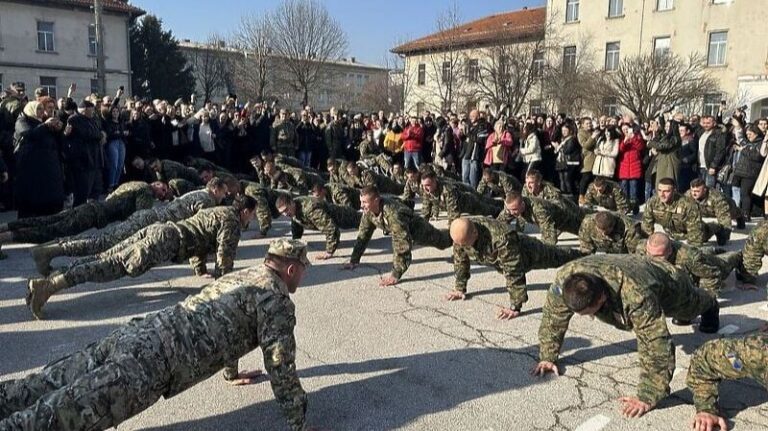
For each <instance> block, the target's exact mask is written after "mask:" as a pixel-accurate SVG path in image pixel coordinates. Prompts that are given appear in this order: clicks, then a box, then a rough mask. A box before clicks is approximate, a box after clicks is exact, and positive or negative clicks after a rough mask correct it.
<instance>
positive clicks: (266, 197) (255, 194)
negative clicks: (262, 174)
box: [240, 180, 281, 236]
mask: <svg viewBox="0 0 768 431" xmlns="http://www.w3.org/2000/svg"><path fill="white" fill-rule="evenodd" d="M240 190H241V192H242V193H243V194H244V195H246V196H250V197H252V198H253V200H255V201H256V220H257V221H258V222H259V233H261V235H262V236H266V235H267V233H268V232H269V229H270V228H271V227H272V219H276V218H280V211H278V210H277V197H278V196H279V195H280V193H281V192H278V191H276V190H272V189H270V188H269V187H263V186H262V185H261V184H257V183H254V182H253V181H245V180H243V181H240Z"/></svg>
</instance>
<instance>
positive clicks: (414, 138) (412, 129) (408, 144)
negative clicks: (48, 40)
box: [400, 124, 424, 152]
mask: <svg viewBox="0 0 768 431" xmlns="http://www.w3.org/2000/svg"><path fill="white" fill-rule="evenodd" d="M400 139H402V140H403V150H405V151H411V152H418V151H421V146H422V144H423V143H424V128H423V127H421V126H420V125H419V124H416V125H415V126H411V125H408V126H407V127H406V128H405V130H403V134H402V135H400Z"/></svg>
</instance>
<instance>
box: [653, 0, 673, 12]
mask: <svg viewBox="0 0 768 431" xmlns="http://www.w3.org/2000/svg"><path fill="white" fill-rule="evenodd" d="M674 7H675V0H656V10H657V11H665V10H672V9H673V8H674Z"/></svg>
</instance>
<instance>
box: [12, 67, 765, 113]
mask: <svg viewBox="0 0 768 431" xmlns="http://www.w3.org/2000/svg"><path fill="white" fill-rule="evenodd" d="M1 79H2V76H0V80H1ZM760 118H768V99H763V100H762V101H761V102H760Z"/></svg>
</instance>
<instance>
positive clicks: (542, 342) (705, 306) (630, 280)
mask: <svg viewBox="0 0 768 431" xmlns="http://www.w3.org/2000/svg"><path fill="white" fill-rule="evenodd" d="M578 272H583V273H589V274H593V275H596V276H599V277H601V278H602V279H604V280H605V281H606V283H607V284H608V286H609V290H610V291H609V293H608V295H609V297H608V299H607V301H606V303H605V304H604V305H603V307H602V308H601V309H600V310H599V311H598V312H597V313H596V314H595V317H596V318H597V319H599V320H601V321H603V322H605V323H607V324H609V325H613V326H614V327H616V328H617V329H620V330H624V331H629V330H632V331H634V332H635V335H636V336H637V350H638V353H639V357H640V366H641V368H642V371H641V372H640V383H639V385H638V394H637V395H638V398H639V399H640V401H643V402H645V403H647V404H650V405H651V406H655V405H656V404H657V403H658V402H659V401H660V400H661V399H663V398H664V397H666V396H667V395H669V382H670V380H672V372H673V371H674V369H675V347H674V345H673V344H672V337H671V336H670V334H669V330H668V328H667V323H666V320H665V317H672V318H677V319H680V320H693V319H694V318H695V317H696V316H698V315H700V314H702V313H703V312H705V311H708V310H710V309H712V308H713V307H715V306H716V305H717V301H716V300H715V299H714V298H713V297H712V296H710V295H709V294H708V293H707V292H706V291H704V290H702V289H698V288H696V287H695V286H694V285H693V282H692V281H691V279H690V278H689V277H688V275H687V274H685V272H683V271H680V270H678V269H677V268H675V266H673V265H671V264H669V263H667V262H663V261H661V260H656V259H648V258H645V257H641V256H633V255H617V254H610V255H599V256H587V257H584V258H582V259H579V260H576V261H574V262H571V263H568V264H566V265H565V266H564V267H563V268H561V269H560V270H559V271H558V272H557V276H556V277H555V281H554V282H553V283H552V286H551V287H550V288H549V292H548V293H547V300H546V303H545V304H544V310H543V316H542V320H541V326H540V327H539V346H540V347H539V349H540V351H539V360H540V361H548V362H555V361H556V360H557V357H558V355H559V352H560V348H561V347H562V344H563V339H564V338H565V333H566V331H567V330H568V323H569V321H570V320H571V317H572V316H573V314H574V313H573V312H572V311H571V310H570V309H568V307H567V306H566V305H565V301H564V299H563V293H562V284H563V281H564V280H565V279H566V277H568V276H569V275H571V274H574V273H578Z"/></svg>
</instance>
